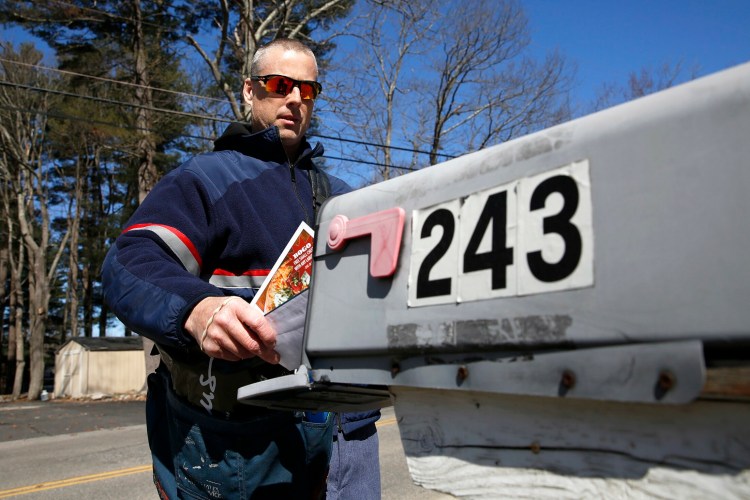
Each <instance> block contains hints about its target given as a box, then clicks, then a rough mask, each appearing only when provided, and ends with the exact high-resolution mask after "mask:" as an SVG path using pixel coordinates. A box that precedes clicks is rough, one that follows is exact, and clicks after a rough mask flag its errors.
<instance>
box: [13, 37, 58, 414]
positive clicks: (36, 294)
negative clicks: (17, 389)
mask: <svg viewBox="0 0 750 500" xmlns="http://www.w3.org/2000/svg"><path fill="white" fill-rule="evenodd" d="M41 57H42V54H41V53H39V52H37V51H36V50H35V49H33V47H31V46H30V45H22V46H21V50H20V53H19V54H18V55H16V54H15V53H14V52H13V50H12V48H11V47H8V46H5V47H3V59H4V61H8V60H13V59H16V58H17V59H19V60H21V61H24V62H27V63H31V64H38V63H39V61H40V60H41ZM2 72H3V77H4V80H5V82H9V83H10V84H11V85H8V86H4V87H3V89H2V90H3V91H2V92H1V93H0V104H2V107H3V109H4V110H5V111H3V116H2V120H0V150H2V153H3V155H2V160H3V162H2V165H1V166H0V168H1V169H2V173H3V176H2V177H3V178H5V179H7V180H8V182H9V190H10V196H11V198H12V200H11V203H10V204H12V203H13V202H14V203H15V205H14V206H13V210H15V217H16V219H15V221H13V222H14V223H15V224H16V227H17V228H18V233H19V236H20V239H21V242H22V243H23V249H24V251H25V255H26V258H27V259H28V275H27V276H28V315H29V320H28V321H29V358H30V366H29V374H30V377H29V399H36V398H38V397H39V394H40V393H41V391H42V385H43V382H44V334H45V326H46V321H47V312H48V308H49V301H50V293H51V292H50V290H51V286H52V283H53V282H54V280H55V279H56V269H57V264H58V262H59V260H60V257H61V255H62V252H63V250H64V247H65V244H66V241H67V238H68V232H67V231H65V232H64V233H63V235H62V237H61V240H60V241H59V242H57V243H58V245H57V251H55V252H53V251H52V249H53V248H54V247H53V245H52V243H53V240H52V239H51V227H50V222H51V216H50V212H49V209H50V203H49V193H50V182H49V179H48V177H49V175H50V169H51V164H50V161H49V158H48V157H47V156H46V155H45V147H46V143H45V137H44V135H45V132H46V120H47V118H46V116H47V115H46V113H47V111H48V110H49V106H50V102H49V99H50V95H49V94H41V93H38V92H34V91H33V90H29V89H33V88H35V87H37V86H38V85H37V84H38V83H39V78H43V77H41V76H40V75H39V73H37V72H35V71H33V70H32V69H30V68H29V67H28V66H16V65H13V64H8V63H6V62H4V63H3V65H2ZM42 87H44V88H54V85H53V83H52V82H50V81H47V82H44V83H43V84H42ZM10 204H9V205H10ZM19 252H20V251H19ZM20 255H23V253H19V260H20ZM16 292H17V293H18V290H16ZM18 320H19V318H18V317H16V324H18ZM19 344H20V345H17V348H22V343H19ZM21 359H23V358H21ZM17 362H18V359H17Z"/></svg>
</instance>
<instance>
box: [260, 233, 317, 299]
mask: <svg viewBox="0 0 750 500" xmlns="http://www.w3.org/2000/svg"><path fill="white" fill-rule="evenodd" d="M313 237H314V231H313V230H312V229H311V228H310V226H308V225H307V224H305V223H304V222H302V223H301V224H300V225H299V227H298V228H297V230H296V231H295V233H294V235H293V236H292V238H291V239H290V240H289V243H287V246H286V248H285V249H284V251H283V252H282V253H281V255H280V256H279V259H278V260H277V261H276V264H274V267H273V268H272V269H271V272H270V273H269V274H268V276H267V277H266V280H265V281H264V282H263V284H262V285H261V287H260V289H259V290H258V293H257V294H255V297H254V298H253V301H252V302H251V303H252V304H255V305H256V306H257V307H258V308H259V309H260V310H261V311H262V312H263V313H264V314H268V313H269V312H271V311H273V310H274V309H276V308H277V307H279V306H280V305H281V304H283V303H285V302H286V301H288V300H289V299H291V298H292V297H295V296H296V295H299V294H300V293H302V292H303V291H305V290H307V288H308V287H309V286H310V278H311V276H312V257H313Z"/></svg>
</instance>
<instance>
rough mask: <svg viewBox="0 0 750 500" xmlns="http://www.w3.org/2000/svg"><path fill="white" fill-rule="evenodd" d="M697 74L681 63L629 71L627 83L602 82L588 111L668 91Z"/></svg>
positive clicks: (694, 69)
mask: <svg viewBox="0 0 750 500" xmlns="http://www.w3.org/2000/svg"><path fill="white" fill-rule="evenodd" d="M698 74H699V68H698V67H697V66H696V67H693V68H690V69H687V68H685V66H684V64H683V62H682V61H678V62H676V63H674V64H671V63H663V64H660V65H659V66H657V67H655V68H653V67H643V68H641V69H640V70H639V71H631V72H630V73H629V74H628V78H627V82H604V83H602V84H601V85H600V86H599V88H598V90H597V91H596V96H595V98H594V101H593V102H592V103H591V105H590V111H592V112H593V111H599V110H601V109H605V108H609V107H612V106H615V105H617V104H622V103H624V102H627V101H632V100H633V99H637V98H639V97H643V96H645V95H648V94H653V93H654V92H658V91H660V90H665V89H668V88H670V87H672V86H674V85H676V84H678V83H682V82H685V81H688V80H693V79H694V78H696V77H697V76H698Z"/></svg>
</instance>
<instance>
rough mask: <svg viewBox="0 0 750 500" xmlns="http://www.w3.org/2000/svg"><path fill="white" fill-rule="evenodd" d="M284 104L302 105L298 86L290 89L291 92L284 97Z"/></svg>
mask: <svg viewBox="0 0 750 500" xmlns="http://www.w3.org/2000/svg"><path fill="white" fill-rule="evenodd" d="M286 102H287V103H290V104H297V105H299V104H302V93H301V91H300V89H299V86H298V85H295V86H293V87H292V91H291V92H289V94H287V96H286Z"/></svg>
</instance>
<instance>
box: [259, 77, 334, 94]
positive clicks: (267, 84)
mask: <svg viewBox="0 0 750 500" xmlns="http://www.w3.org/2000/svg"><path fill="white" fill-rule="evenodd" d="M250 79H251V80H252V81H254V82H263V86H264V88H265V89H266V90H267V91H268V92H273V93H274V94H279V95H283V96H287V95H289V94H291V93H292V90H293V89H294V87H297V88H298V89H299V94H300V97H302V99H315V98H316V97H318V94H320V92H321V91H322V90H323V87H322V86H321V85H320V84H319V83H318V82H313V81H310V80H295V79H294V78H289V77H288V76H284V75H263V76H251V77H250Z"/></svg>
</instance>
